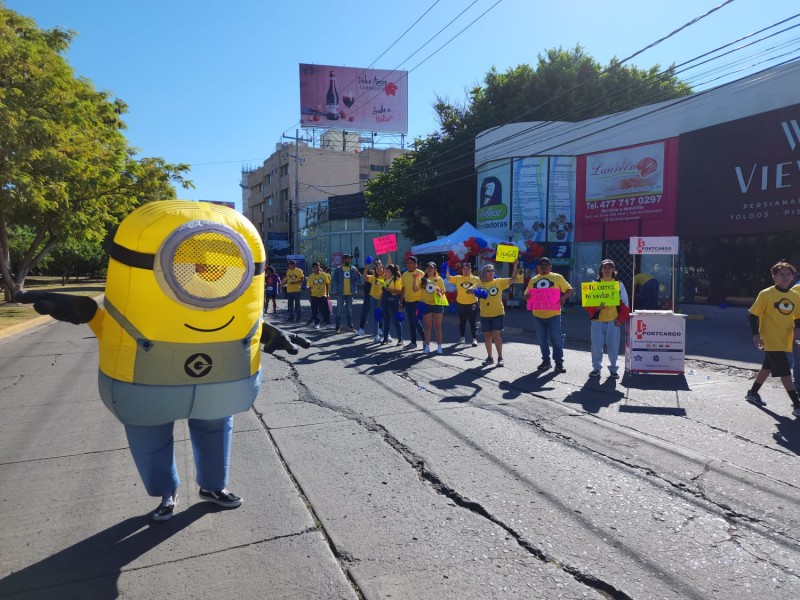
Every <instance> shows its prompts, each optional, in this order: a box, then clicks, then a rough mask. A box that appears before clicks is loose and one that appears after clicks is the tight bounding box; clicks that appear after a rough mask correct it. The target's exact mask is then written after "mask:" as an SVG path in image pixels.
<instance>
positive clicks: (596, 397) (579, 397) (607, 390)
mask: <svg viewBox="0 0 800 600" xmlns="http://www.w3.org/2000/svg"><path fill="white" fill-rule="evenodd" d="M624 397H625V394H624V393H623V392H621V391H620V390H618V389H617V382H616V380H614V379H611V378H608V379H606V380H605V381H604V382H603V383H600V384H598V383H597V382H596V381H593V380H591V379H590V380H589V381H587V382H586V383H584V384H583V387H582V388H581V389H579V390H578V391H576V392H571V393H569V394H567V397H566V398H564V402H568V403H570V404H580V405H581V407H582V408H583V410H585V411H586V412H588V413H592V414H596V413H598V412H600V409H601V408H608V407H609V406H611V405H612V404H614V403H615V402H619V401H620V400H622V399H623V398H624ZM620 408H622V407H620Z"/></svg>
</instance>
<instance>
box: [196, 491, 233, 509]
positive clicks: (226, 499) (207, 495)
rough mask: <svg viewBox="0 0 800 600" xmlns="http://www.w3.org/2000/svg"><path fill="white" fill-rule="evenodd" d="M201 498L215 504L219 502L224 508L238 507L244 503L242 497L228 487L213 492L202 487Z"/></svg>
mask: <svg viewBox="0 0 800 600" xmlns="http://www.w3.org/2000/svg"><path fill="white" fill-rule="evenodd" d="M200 499H201V500H205V501H206V502H213V503H214V504H218V505H219V506H221V507H223V508H238V507H239V506H241V505H242V499H241V498H240V497H239V496H237V495H236V494H234V493H233V492H230V491H228V490H227V489H222V490H220V491H218V492H212V491H210V490H204V489H203V488H200Z"/></svg>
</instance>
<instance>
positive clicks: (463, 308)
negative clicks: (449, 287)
mask: <svg viewBox="0 0 800 600" xmlns="http://www.w3.org/2000/svg"><path fill="white" fill-rule="evenodd" d="M447 281H449V282H450V283H452V284H453V285H454V286H456V288H457V289H458V293H457V294H456V306H457V308H458V332H459V333H460V334H461V339H460V340H459V344H464V343H466V337H465V334H466V329H467V321H469V329H470V333H472V345H473V346H477V345H478V338H477V331H478V329H477V320H478V298H476V297H475V294H472V293H470V290H472V289H473V288H475V287H477V286H479V285H480V283H481V280H480V277H478V276H477V275H473V274H472V265H471V264H469V263H468V262H464V263H462V265H461V275H450V272H449V271H448V273H447Z"/></svg>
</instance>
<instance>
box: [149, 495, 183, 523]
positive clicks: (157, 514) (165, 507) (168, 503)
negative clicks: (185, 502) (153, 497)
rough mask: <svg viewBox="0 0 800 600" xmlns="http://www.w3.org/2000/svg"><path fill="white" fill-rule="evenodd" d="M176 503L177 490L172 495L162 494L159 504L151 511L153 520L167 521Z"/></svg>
mask: <svg viewBox="0 0 800 600" xmlns="http://www.w3.org/2000/svg"><path fill="white" fill-rule="evenodd" d="M177 504H178V492H175V493H174V494H172V496H163V497H162V498H161V504H159V505H158V508H156V509H155V510H154V511H153V515H152V516H153V521H159V522H160V521H169V520H170V519H171V518H172V513H173V512H174V511H175V506H177Z"/></svg>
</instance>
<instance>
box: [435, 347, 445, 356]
mask: <svg viewBox="0 0 800 600" xmlns="http://www.w3.org/2000/svg"><path fill="white" fill-rule="evenodd" d="M436 354H444V352H442V347H441V346H437V347H436Z"/></svg>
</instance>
